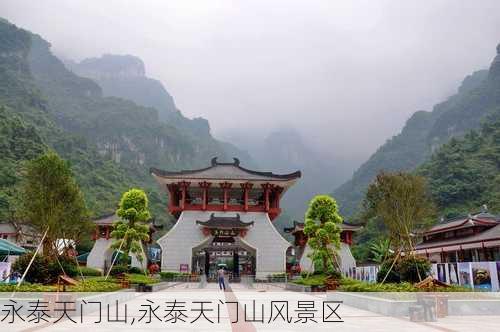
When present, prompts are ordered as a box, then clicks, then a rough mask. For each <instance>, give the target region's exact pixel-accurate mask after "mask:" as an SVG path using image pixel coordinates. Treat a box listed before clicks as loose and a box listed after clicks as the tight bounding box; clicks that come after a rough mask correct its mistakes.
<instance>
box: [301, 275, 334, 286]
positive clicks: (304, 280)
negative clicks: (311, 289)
mask: <svg viewBox="0 0 500 332" xmlns="http://www.w3.org/2000/svg"><path fill="white" fill-rule="evenodd" d="M327 278H328V275H326V274H312V275H310V276H309V277H300V278H299V279H297V280H294V281H293V283H295V284H299V285H304V286H324V285H325V281H326V279H327Z"/></svg>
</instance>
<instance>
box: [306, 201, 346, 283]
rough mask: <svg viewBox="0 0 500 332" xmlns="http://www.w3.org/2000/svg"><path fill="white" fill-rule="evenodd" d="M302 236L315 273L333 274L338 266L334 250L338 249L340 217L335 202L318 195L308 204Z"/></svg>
mask: <svg viewBox="0 0 500 332" xmlns="http://www.w3.org/2000/svg"><path fill="white" fill-rule="evenodd" d="M305 219H306V220H305V225H304V234H305V235H306V236H307V237H308V241H307V243H308V245H309V246H310V247H311V249H312V252H311V254H310V257H309V258H310V259H311V260H312V261H313V262H314V267H315V269H314V270H315V271H322V272H323V273H333V272H334V271H335V270H336V269H337V267H339V266H338V265H339V264H338V260H337V256H336V255H337V253H336V250H338V249H339V248H340V232H341V230H340V227H339V224H341V223H342V217H341V216H340V215H339V214H338V208H337V202H336V201H335V200H334V199H333V198H332V197H330V196H328V195H318V196H316V197H314V198H313V199H312V200H311V202H310V203H309V208H308V209H307V212H306V215H305Z"/></svg>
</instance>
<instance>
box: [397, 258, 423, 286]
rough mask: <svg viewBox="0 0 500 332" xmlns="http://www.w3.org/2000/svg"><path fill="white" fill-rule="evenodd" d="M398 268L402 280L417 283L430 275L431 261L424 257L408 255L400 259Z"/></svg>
mask: <svg viewBox="0 0 500 332" xmlns="http://www.w3.org/2000/svg"><path fill="white" fill-rule="evenodd" d="M397 269H398V272H399V275H400V276H401V280H402V281H407V282H413V283H415V282H419V281H422V280H423V279H425V278H426V277H427V276H429V274H430V272H431V263H430V262H429V261H428V260H427V259H425V258H424V257H417V256H408V257H405V258H403V259H402V260H400V261H399V263H398V267H397Z"/></svg>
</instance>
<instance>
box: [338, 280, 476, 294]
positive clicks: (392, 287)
mask: <svg viewBox="0 0 500 332" xmlns="http://www.w3.org/2000/svg"><path fill="white" fill-rule="evenodd" d="M338 289H339V290H340V291H344V292H428V291H429V290H428V289H422V288H416V287H415V286H414V285H413V284H411V283H409V282H400V283H383V284H379V283H368V282H365V281H359V280H354V279H350V278H344V279H342V281H341V282H340V287H339V288H338ZM432 291H433V292H434V291H436V292H469V291H471V289H468V288H465V287H460V286H450V287H442V288H436V289H433V290H432Z"/></svg>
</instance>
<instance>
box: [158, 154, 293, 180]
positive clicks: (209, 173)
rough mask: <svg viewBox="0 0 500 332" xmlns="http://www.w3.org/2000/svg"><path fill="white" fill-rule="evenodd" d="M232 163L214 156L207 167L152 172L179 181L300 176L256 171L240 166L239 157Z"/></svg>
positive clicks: (274, 178) (282, 178) (268, 178)
mask: <svg viewBox="0 0 500 332" xmlns="http://www.w3.org/2000/svg"><path fill="white" fill-rule="evenodd" d="M233 159H234V162H232V163H220V162H218V161H217V157H215V158H212V161H211V165H210V166H209V167H206V168H202V169H196V170H183V171H164V170H160V169H157V168H151V169H150V171H151V174H152V175H153V176H154V177H156V178H161V179H171V180H175V181H176V182H178V181H185V180H226V181H227V180H237V181H243V180H244V181H246V180H249V181H263V182H272V181H280V182H286V181H291V180H296V179H298V178H300V176H301V173H300V171H297V172H293V173H290V174H274V173H272V172H261V171H254V170H250V169H247V168H244V167H242V166H240V161H239V160H238V158H233Z"/></svg>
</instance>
